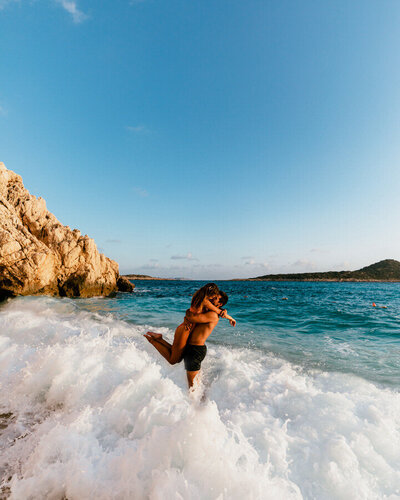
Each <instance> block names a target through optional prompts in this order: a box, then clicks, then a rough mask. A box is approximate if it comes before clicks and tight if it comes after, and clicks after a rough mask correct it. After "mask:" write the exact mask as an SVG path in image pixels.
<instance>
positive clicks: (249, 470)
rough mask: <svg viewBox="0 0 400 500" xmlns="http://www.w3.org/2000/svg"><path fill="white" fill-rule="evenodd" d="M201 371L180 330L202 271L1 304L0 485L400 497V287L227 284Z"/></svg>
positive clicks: (16, 494)
mask: <svg viewBox="0 0 400 500" xmlns="http://www.w3.org/2000/svg"><path fill="white" fill-rule="evenodd" d="M217 283H218V285H219V287H220V288H221V290H224V291H225V292H226V293H227V294H228V295H229V302H228V304H227V309H228V312H229V314H230V315H231V316H233V317H234V318H235V319H236V320H237V326H236V327H232V326H230V325H229V323H228V321H227V320H224V319H221V320H220V321H219V324H218V325H217V327H216V328H215V330H214V331H213V333H212V335H211V336H210V338H209V339H208V341H207V346H208V353H207V356H206V358H205V360H204V362H203V365H202V372H201V376H200V377H199V381H198V384H197V385H196V387H195V389H194V390H193V391H191V392H189V391H188V388H187V382H186V375H185V370H184V366H183V363H180V364H176V365H169V364H168V363H167V362H166V361H165V360H164V358H162V357H161V355H160V354H159V353H158V352H157V351H156V350H155V349H154V347H153V346H152V345H151V344H149V343H148V342H147V341H146V339H145V338H144V337H143V334H144V333H145V332H146V331H148V330H151V331H155V332H159V333H162V334H163V335H164V336H165V338H166V339H168V340H170V341H171V342H172V339H173V334H174V330H175V328H176V326H177V325H178V324H179V323H181V322H182V320H183V317H184V313H185V310H186V309H187V308H188V307H189V305H190V300H191V296H192V294H193V293H194V292H195V291H196V290H197V289H198V288H200V287H201V286H202V285H203V284H204V282H198V281H135V284H136V287H135V291H134V292H133V293H132V294H127V293H118V294H117V296H116V297H114V298H91V299H69V298H51V297H45V296H40V297H19V298H15V299H12V300H8V301H7V302H3V303H2V304H1V305H0V477H1V483H0V498H1V499H6V498H10V499H18V500H20V499H21V500H34V499H51V500H67V499H68V500H85V499H97V500H109V499H121V500H122V499H138V500H141V499H151V500H169V499H171V500H175V499H178V500H182V499H185V500H186V499H193V500H207V499H210V500H235V499H237V500H247V499H249V500H250V499H254V500H256V499H257V500H258V499H271V500H280V499H282V500H289V499H317V500H325V499H326V500H328V499H329V500H330V499H332V500H333V499H335V500H339V499H341V500H355V499H389V500H394V499H400V390H399V389H400V284H397V283H322V282H318V283H315V282H307V283H295V282H250V281H221V282H217Z"/></svg>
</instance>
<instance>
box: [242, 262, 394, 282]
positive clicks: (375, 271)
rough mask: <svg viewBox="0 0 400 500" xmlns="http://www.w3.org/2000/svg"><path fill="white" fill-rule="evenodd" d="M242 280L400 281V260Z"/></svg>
mask: <svg viewBox="0 0 400 500" xmlns="http://www.w3.org/2000/svg"><path fill="white" fill-rule="evenodd" d="M241 281H339V282H340V281H353V282H364V281H366V282H374V281H378V282H380V281H391V282H396V281H399V282H400V262H399V261H397V260H394V259H385V260H381V261H380V262H376V263H375V264H371V265H370V266H367V267H363V268H362V269H358V270H357V271H328V272H321V273H295V274H266V275H265V276H258V277H256V278H247V279H245V280H241Z"/></svg>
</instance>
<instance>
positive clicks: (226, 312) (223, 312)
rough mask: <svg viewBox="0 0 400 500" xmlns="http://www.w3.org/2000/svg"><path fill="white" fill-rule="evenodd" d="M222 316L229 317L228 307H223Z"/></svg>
mask: <svg viewBox="0 0 400 500" xmlns="http://www.w3.org/2000/svg"><path fill="white" fill-rule="evenodd" d="M220 317H221V318H227V317H228V311H227V310H226V309H221V314H220Z"/></svg>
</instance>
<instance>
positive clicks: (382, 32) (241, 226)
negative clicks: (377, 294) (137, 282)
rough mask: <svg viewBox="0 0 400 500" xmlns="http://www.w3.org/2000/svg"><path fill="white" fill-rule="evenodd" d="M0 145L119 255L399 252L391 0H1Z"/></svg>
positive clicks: (268, 256) (136, 265)
mask: <svg viewBox="0 0 400 500" xmlns="http://www.w3.org/2000/svg"><path fill="white" fill-rule="evenodd" d="M0 75H1V76H0V161H3V162H4V163H5V164H6V166H7V168H9V169H10V170H13V171H14V172H17V173H18V174H20V175H21V176H22V178H23V181H24V185H25V187H26V188H27V189H28V190H29V191H30V192H31V194H34V195H36V196H41V197H43V198H44V199H45V200H46V202H47V207H48V209H49V210H50V211H51V212H52V213H54V214H55V215H56V217H57V218H58V219H59V220H60V221H61V222H62V223H63V224H65V225H68V226H70V227H71V228H78V229H80V230H81V231H82V233H83V234H88V235H89V236H90V237H92V238H94V240H95V242H96V244H97V246H98V248H99V249H100V251H102V252H103V253H105V255H107V256H108V257H110V258H112V259H114V260H116V261H117V262H118V263H119V265H120V272H121V274H123V273H141V274H149V275H152V276H161V277H184V278H190V279H207V280H214V279H215V280H216V279H230V278H246V277H254V276H260V275H264V274H270V273H280V272H307V271H327V270H342V269H351V270H354V269H358V268H360V267H363V266H365V265H369V264H372V263H373V262H376V261H379V260H382V259H386V258H394V259H398V260H400V231H399V227H400V196H399V191H400V2H398V0H385V1H384V2H382V0H374V1H371V0H352V1H349V0H335V1H334V2H332V1H329V0H312V1H310V0H279V1H278V0H247V1H246V2H244V1H237V0H201V1H200V0H169V1H160V0H112V1H111V0H103V1H102V2H93V1H91V2H90V1H88V0H76V1H73V0H0Z"/></svg>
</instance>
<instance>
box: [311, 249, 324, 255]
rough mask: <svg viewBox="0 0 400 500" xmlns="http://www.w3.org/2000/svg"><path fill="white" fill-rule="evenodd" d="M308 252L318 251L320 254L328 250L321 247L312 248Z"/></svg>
mask: <svg viewBox="0 0 400 500" xmlns="http://www.w3.org/2000/svg"><path fill="white" fill-rule="evenodd" d="M310 253H320V254H324V253H329V250H325V249H323V248H312V249H311V250H310Z"/></svg>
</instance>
